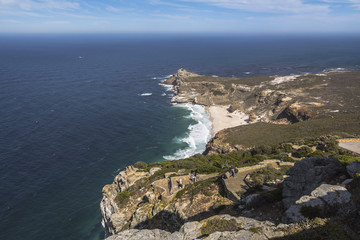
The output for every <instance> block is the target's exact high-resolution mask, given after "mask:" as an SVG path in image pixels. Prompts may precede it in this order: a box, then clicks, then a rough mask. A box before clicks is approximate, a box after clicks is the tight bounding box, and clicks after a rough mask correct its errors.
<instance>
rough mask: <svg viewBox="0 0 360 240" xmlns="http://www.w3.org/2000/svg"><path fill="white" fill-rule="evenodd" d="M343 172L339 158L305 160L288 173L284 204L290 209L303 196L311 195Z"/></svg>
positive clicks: (285, 181) (285, 183)
mask: <svg viewBox="0 0 360 240" xmlns="http://www.w3.org/2000/svg"><path fill="white" fill-rule="evenodd" d="M341 170H342V165H341V163H340V162H339V160H338V159H337V158H315V157H313V158H305V159H303V160H301V161H299V162H297V163H295V165H294V167H292V168H291V169H290V170H289V171H288V173H287V174H288V175H289V177H287V178H286V179H285V180H284V183H283V204H284V206H285V207H286V208H289V207H290V206H291V205H292V204H294V203H295V201H297V200H298V199H299V198H300V197H301V196H303V195H309V194H310V193H311V192H312V191H313V190H314V189H315V188H317V187H318V186H320V185H321V184H322V183H324V182H325V181H326V180H328V179H330V178H331V177H333V176H335V175H336V174H337V173H338V172H340V171H341Z"/></svg>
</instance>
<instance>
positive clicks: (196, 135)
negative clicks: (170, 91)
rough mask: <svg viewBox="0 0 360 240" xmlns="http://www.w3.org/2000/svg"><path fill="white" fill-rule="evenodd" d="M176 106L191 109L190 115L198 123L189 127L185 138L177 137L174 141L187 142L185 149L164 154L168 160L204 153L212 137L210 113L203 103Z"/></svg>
mask: <svg viewBox="0 0 360 240" xmlns="http://www.w3.org/2000/svg"><path fill="white" fill-rule="evenodd" d="M174 106H175V107H182V108H187V109H189V110H190V115H189V116H188V117H190V118H192V119H194V120H195V121H196V122H197V123H195V124H192V125H190V126H189V127H188V131H189V132H188V133H187V135H186V137H184V138H183V139H181V138H178V137H175V138H174V141H175V142H179V140H180V141H181V142H184V143H186V144H187V145H188V146H187V147H186V148H184V149H179V150H177V151H176V152H175V153H174V154H172V155H169V156H164V158H165V159H167V160H175V159H181V158H187V157H190V156H192V155H194V154H197V153H202V152H203V151H204V150H205V147H206V144H207V142H208V141H209V139H210V137H211V125H212V124H211V121H210V117H209V114H208V113H207V111H206V110H205V108H204V107H203V106H201V105H194V104H191V103H185V104H176V105H174Z"/></svg>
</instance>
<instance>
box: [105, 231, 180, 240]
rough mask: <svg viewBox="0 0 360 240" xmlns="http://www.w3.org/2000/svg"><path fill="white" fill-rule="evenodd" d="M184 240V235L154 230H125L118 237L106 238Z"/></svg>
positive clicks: (114, 239)
mask: <svg viewBox="0 0 360 240" xmlns="http://www.w3.org/2000/svg"><path fill="white" fill-rule="evenodd" d="M130 239H131V240H145V239H146V240H182V239H183V238H182V235H179V234H171V233H169V232H166V231H163V230H159V229H153V230H148V229H144V230H138V229H130V230H125V231H123V232H121V233H119V234H117V235H113V236H111V237H108V238H106V240H130Z"/></svg>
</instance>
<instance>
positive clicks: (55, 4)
mask: <svg viewBox="0 0 360 240" xmlns="http://www.w3.org/2000/svg"><path fill="white" fill-rule="evenodd" d="M79 7H80V4H79V3H78V2H73V1H66V0H40V1H34V0H0V8H2V9H21V10H25V11H32V10H41V9H61V10H67V9H77V8H79Z"/></svg>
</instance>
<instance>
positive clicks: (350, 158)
mask: <svg viewBox="0 0 360 240" xmlns="http://www.w3.org/2000/svg"><path fill="white" fill-rule="evenodd" d="M336 158H338V159H339V161H340V162H341V163H342V164H343V165H348V164H349V163H352V162H355V161H360V158H358V157H354V156H348V155H336Z"/></svg>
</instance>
